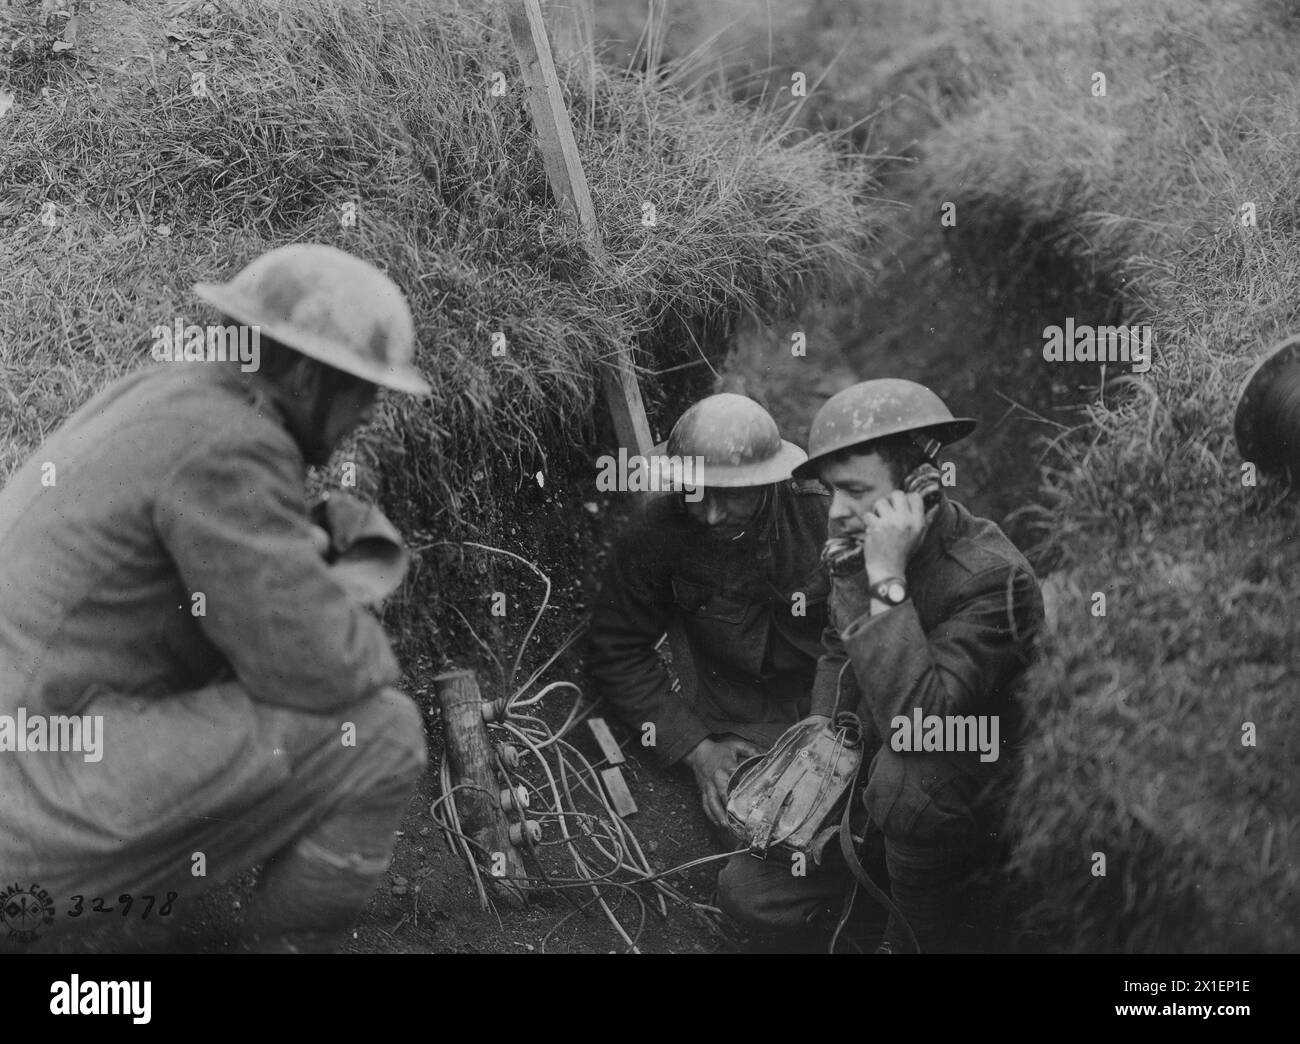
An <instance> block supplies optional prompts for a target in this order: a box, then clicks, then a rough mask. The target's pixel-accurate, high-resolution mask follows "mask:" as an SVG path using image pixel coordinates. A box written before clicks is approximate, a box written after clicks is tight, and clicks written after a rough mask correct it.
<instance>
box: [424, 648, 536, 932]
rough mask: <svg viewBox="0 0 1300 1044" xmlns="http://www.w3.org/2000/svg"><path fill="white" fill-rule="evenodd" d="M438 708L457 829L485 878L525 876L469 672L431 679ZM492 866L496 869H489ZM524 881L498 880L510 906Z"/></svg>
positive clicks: (479, 698)
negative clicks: (467, 840)
mask: <svg viewBox="0 0 1300 1044" xmlns="http://www.w3.org/2000/svg"><path fill="white" fill-rule="evenodd" d="M433 687H434V691H435V692H436V693H437V696H438V706H439V707H440V708H441V709H442V730H443V742H444V743H445V744H446V746H447V760H448V762H449V764H450V766H451V782H452V785H453V786H457V787H464V789H462V790H457V791H456V799H455V800H456V809H457V811H458V812H459V813H460V825H461V831H462V833H464V834H465V835H466V836H467V837H469V838H471V839H473V840H474V841H475V842H477V844H478V846H480V847H477V848H476V847H475V846H473V845H471V846H470V850H471V852H472V853H473V855H474V857H475V859H476V860H477V861H478V862H479V865H480V866H481V867H482V868H483V869H484V870H485V871H486V875H485V876H486V877H487V878H488V879H489V880H492V879H494V878H495V877H497V876H502V875H504V876H505V877H511V878H523V877H526V876H527V871H526V870H525V869H524V862H523V859H522V858H521V856H520V854H519V850H518V849H517V848H515V847H514V845H512V844H511V843H510V821H509V819H508V818H507V816H506V813H505V810H504V809H502V807H501V801H500V793H501V789H502V786H503V784H502V783H501V781H500V780H499V779H498V778H497V772H496V761H495V758H494V757H493V751H492V740H491V739H490V738H489V736H488V731H487V725H486V724H484V721H483V707H484V703H483V697H482V695H481V694H480V693H479V688H478V681H477V680H476V679H475V677H474V672H473V671H449V672H448V673H446V674H440V675H438V676H437V677H435V678H434V679H433ZM494 870H496V871H497V873H494V872H493V871H494ZM522 887H523V883H522V881H502V882H499V884H498V888H499V890H500V894H501V895H502V896H504V897H505V899H506V902H507V903H509V904H510V905H511V906H516V907H517V906H521V905H523V896H522V894H521V892H520V889H521V888H522Z"/></svg>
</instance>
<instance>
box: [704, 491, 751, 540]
mask: <svg viewBox="0 0 1300 1044" xmlns="http://www.w3.org/2000/svg"><path fill="white" fill-rule="evenodd" d="M762 500H763V487H762V486H742V487H739V488H736V489H716V488H709V487H705V489H704V496H703V497H701V498H700V499H699V500H698V501H696V502H694V503H692V502H691V501H689V500H688V501H684V503H685V508H686V513H687V514H688V515H689V516H690V517H691V520H692V521H694V522H695V523H696V524H697V525H699V526H701V527H703V528H705V529H706V530H707V531H708V532H709V534H710V535H711V536H716V537H719V538H721V539H724V540H731V539H734V538H735V537H738V536H739V535H740V534H741V533H743V532H744V531H745V529H746V528H747V527H748V526H749V524H750V522H751V521H752V520H753V518H754V513H755V512H756V511H757V510H758V505H759V504H760V503H761V502H762Z"/></svg>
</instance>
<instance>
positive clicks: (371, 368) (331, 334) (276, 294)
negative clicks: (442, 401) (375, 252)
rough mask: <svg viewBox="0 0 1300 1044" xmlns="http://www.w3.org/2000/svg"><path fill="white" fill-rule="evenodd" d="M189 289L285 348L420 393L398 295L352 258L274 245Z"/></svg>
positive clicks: (410, 329)
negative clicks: (225, 276) (234, 270)
mask: <svg viewBox="0 0 1300 1044" xmlns="http://www.w3.org/2000/svg"><path fill="white" fill-rule="evenodd" d="M194 293H195V294H196V295H197V296H198V297H199V298H200V299H202V300H204V301H206V302H207V303H208V304H210V305H212V306H213V307H214V308H217V309H219V310H220V311H221V312H222V313H224V314H225V315H228V316H230V317H231V318H232V319H236V320H238V321H239V322H241V323H246V324H247V325H249V326H256V327H258V328H259V331H260V332H261V333H263V334H265V335H266V336H267V337H270V338H273V339H274V340H276V341H278V342H279V343H280V344H283V345H284V346H285V347H286V348H292V349H293V350H294V351H297V352H301V353H302V354H303V355H306V356H309V357H310V358H312V359H316V360H317V361H318V362H322V363H324V364H325V365H327V366H332V367H333V368H334V369H336V370H342V371H343V372H345V373H350V374H352V375H353V376H354V377H360V378H362V379H363V380H367V381H370V382H371V383H372V384H379V385H382V386H383V387H385V388H393V389H396V390H397V391H403V392H409V393H411V394H412V395H427V394H428V393H429V392H430V391H431V390H432V389H431V388H430V387H429V383H428V382H427V381H426V380H425V379H424V377H423V376H421V375H420V372H419V371H418V370H417V369H416V368H415V366H414V365H413V364H412V359H413V358H414V355H415V324H414V323H413V322H412V320H411V310H410V308H409V307H408V306H407V303H406V297H405V296H404V295H403V294H402V291H401V290H400V289H398V286H397V284H396V283H394V282H393V281H392V280H391V279H390V278H389V277H388V276H386V275H385V274H384V273H383V272H381V271H380V270H379V269H378V268H376V267H375V266H374V265H372V264H371V263H370V262H369V261H364V260H362V259H361V258H359V257H353V256H352V255H351V254H348V253H345V252H344V251H342V250H339V249H337V248H336V247H332V246H325V245H323V244H320V243H293V244H290V245H288V246H282V247H277V248H276V249H274V250H271V251H268V252H267V253H265V254H263V255H262V256H261V257H258V258H256V259H254V260H253V261H251V262H250V263H249V264H248V265H246V266H245V267H244V268H242V269H241V270H240V271H239V273H238V274H237V275H236V276H235V277H234V278H233V279H231V280H230V282H228V283H197V284H195V286H194Z"/></svg>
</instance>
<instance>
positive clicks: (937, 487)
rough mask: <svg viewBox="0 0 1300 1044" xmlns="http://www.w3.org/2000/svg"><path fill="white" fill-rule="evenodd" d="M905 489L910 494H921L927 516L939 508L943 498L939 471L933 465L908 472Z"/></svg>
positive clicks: (923, 465)
mask: <svg viewBox="0 0 1300 1044" xmlns="http://www.w3.org/2000/svg"><path fill="white" fill-rule="evenodd" d="M903 489H904V491H905V492H908V493H920V494H921V503H922V505H923V506H924V507H925V511H926V514H929V513H930V512H931V511H932V510H934V509H935V508H936V507H938V506H939V501H940V499H941V498H942V496H943V493H942V487H941V484H940V482H939V469H938V468H936V467H935V466H934V465H933V464H922V465H921V466H920V467H918V468H915V469H913V470H912V471H910V472H908V475H907V478H905V479H903Z"/></svg>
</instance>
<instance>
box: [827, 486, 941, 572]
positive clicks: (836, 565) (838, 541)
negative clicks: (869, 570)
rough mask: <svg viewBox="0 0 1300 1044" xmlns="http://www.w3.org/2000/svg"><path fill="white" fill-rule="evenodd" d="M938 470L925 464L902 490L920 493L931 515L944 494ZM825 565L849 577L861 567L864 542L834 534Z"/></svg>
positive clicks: (829, 569)
mask: <svg viewBox="0 0 1300 1044" xmlns="http://www.w3.org/2000/svg"><path fill="white" fill-rule="evenodd" d="M939 479H940V475H939V469H938V468H936V467H935V466H934V465H933V464H922V465H920V466H919V467H917V468H915V469H914V470H912V471H910V472H908V475H907V477H906V478H905V479H903V491H904V492H906V493H919V494H921V504H922V506H923V507H924V508H925V513H926V515H927V516H928V515H929V514H930V512H931V511H933V510H934V509H935V508H936V507H938V506H939V501H940V500H941V499H942V497H943V491H942V489H943V488H942V483H941V482H940V481H939ZM821 557H822V565H823V566H825V567H826V571H827V572H828V573H830V574H831V575H832V576H848V575H849V574H851V573H853V572H855V571H856V570H857V569H860V568H861V566H862V541H861V539H859V538H858V537H856V536H839V537H831V538H830V539H829V540H827V541H826V545H825V546H824V547H823V548H822V556H821Z"/></svg>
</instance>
